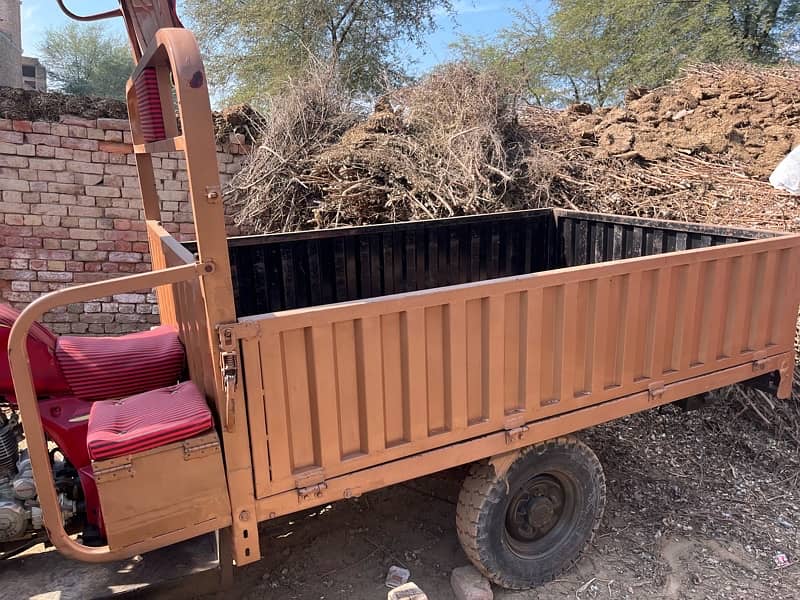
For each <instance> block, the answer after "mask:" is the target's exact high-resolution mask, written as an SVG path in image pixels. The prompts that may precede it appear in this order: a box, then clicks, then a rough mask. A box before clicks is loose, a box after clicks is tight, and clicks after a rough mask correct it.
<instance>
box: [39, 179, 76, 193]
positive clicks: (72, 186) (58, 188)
mask: <svg viewBox="0 0 800 600" xmlns="http://www.w3.org/2000/svg"><path fill="white" fill-rule="evenodd" d="M47 191H48V192H51V193H54V194H70V195H75V194H80V193H81V192H83V186H82V185H79V184H77V183H57V182H52V181H51V182H48V184H47Z"/></svg>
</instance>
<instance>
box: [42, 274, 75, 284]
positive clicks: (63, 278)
mask: <svg viewBox="0 0 800 600" xmlns="http://www.w3.org/2000/svg"><path fill="white" fill-rule="evenodd" d="M36 278H37V279H38V280H39V281H48V282H55V281H58V282H62V283H67V282H70V281H72V278H73V274H72V273H68V272H66V271H60V272H50V271H39V272H38V273H37V274H36Z"/></svg>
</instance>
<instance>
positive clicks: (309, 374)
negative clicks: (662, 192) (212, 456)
mask: <svg viewBox="0 0 800 600" xmlns="http://www.w3.org/2000/svg"><path fill="white" fill-rule="evenodd" d="M799 239H800V238H797V237H796V236H781V237H775V238H770V239H764V240H758V241H752V242H745V243H739V244H731V245H725V246H717V247H713V248H703V249H697V250H690V251H684V252H675V253H669V254H661V255H655V256H647V257H643V258H636V259H629V260H624V261H614V262H608V263H601V264H593V265H586V266H580V267H572V268H566V269H558V270H554V271H548V272H542V273H535V274H531V275H524V276H519V277H512V278H505V279H496V280H491V281H485V282H481V283H475V284H466V285H459V286H451V287H446V288H436V289H431V290H425V291H420V292H413V293H408V294H400V295H395V296H386V297H381V298H374V299H370V300H366V301H357V302H350V303H343V304H336V305H328V306H318V307H312V308H306V309H299V310H291V311H284V312H278V313H272V314H268V315H263V316H260V317H247V318H244V319H241V320H240V325H239V326H235V327H234V328H233V330H234V335H236V334H237V333H236V332H237V331H240V334H239V335H238V337H240V338H242V339H243V340H244V345H243V348H242V351H243V354H244V360H245V362H246V363H247V364H251V365H252V367H251V368H248V369H245V386H246V390H247V397H248V403H249V409H250V419H251V420H250V435H251V440H252V452H253V465H254V477H255V481H256V493H257V495H258V498H260V499H263V498H267V497H269V496H271V495H274V494H278V493H281V492H285V491H287V490H291V489H294V488H298V487H303V486H304V484H305V483H306V482H308V481H315V480H319V481H323V480H328V479H330V478H332V477H339V476H342V475H345V474H347V473H352V472H354V471H358V470H361V469H365V468H370V467H373V466H375V465H378V464H381V463H385V462H389V461H394V460H398V459H400V458H403V457H407V456H410V455H414V454H417V453H420V452H425V451H429V450H432V449H434V448H440V447H444V446H447V445H449V444H453V443H458V442H462V441H463V440H466V439H470V438H474V437H478V436H483V435H486V434H490V433H493V432H498V431H503V430H512V429H516V428H518V427H521V426H523V425H526V424H530V423H534V422H537V421H539V420H541V419H549V418H553V417H556V416H557V415H562V414H569V413H572V412H573V411H577V410H581V409H584V408H586V407H589V406H595V405H602V404H603V403H605V402H607V401H609V400H612V399H616V398H622V397H628V396H631V395H633V394H638V393H642V392H647V393H649V394H651V395H653V396H657V395H660V394H661V393H662V389H663V388H664V387H665V386H668V385H671V384H674V383H676V382H680V381H683V380H686V379H689V378H695V377H698V376H702V375H706V374H709V373H714V372H717V371H721V370H723V369H729V368H731V367H736V366H740V365H751V364H754V362H755V361H758V360H760V359H762V358H764V357H771V356H776V355H780V354H784V353H787V352H790V351H791V350H792V348H793V341H794V327H793V323H794V321H795V320H796V316H797V307H798V301H799V300H798V287H797V277H796V274H795V269H794V268H793V265H796V264H797V261H798V259H800V254H798V253H799V252H800V249H798V241H799ZM778 282H780V284H778ZM777 285H780V288H779V289H776V286H777ZM237 327H240V328H241V329H240V330H239V329H237ZM254 355H255V356H254ZM755 374H760V373H755ZM755 374H753V373H752V372H751V373H750V374H749V377H753V376H755ZM783 375H784V377H783V378H782V381H781V394H782V395H783V396H784V397H785V396H786V395H788V391H789V387H788V386H789V383H790V380H791V375H790V373H789V372H784V373H783ZM262 404H263V406H261V405H262ZM257 405H258V406H257ZM420 474H422V473H419V472H414V473H410V472H409V473H407V475H408V477H414V476H417V475H420Z"/></svg>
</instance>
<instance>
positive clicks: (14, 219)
mask: <svg viewBox="0 0 800 600" xmlns="http://www.w3.org/2000/svg"><path fill="white" fill-rule="evenodd" d="M22 217H23V215H17V214H7V215H6V216H5V222H6V225H24V223H23V221H22Z"/></svg>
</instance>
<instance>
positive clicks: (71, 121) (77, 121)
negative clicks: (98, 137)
mask: <svg viewBox="0 0 800 600" xmlns="http://www.w3.org/2000/svg"><path fill="white" fill-rule="evenodd" d="M58 121H59V123H62V124H64V125H76V126H78V127H97V121H96V120H95V119H84V118H83V117H77V116H75V115H61V117H60V118H59V119H58Z"/></svg>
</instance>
